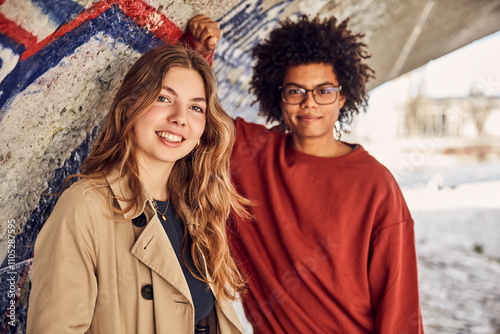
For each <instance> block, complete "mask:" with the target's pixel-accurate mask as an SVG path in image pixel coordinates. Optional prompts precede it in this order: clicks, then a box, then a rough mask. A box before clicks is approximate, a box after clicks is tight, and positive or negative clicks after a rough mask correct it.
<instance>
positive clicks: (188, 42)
mask: <svg viewBox="0 0 500 334" xmlns="http://www.w3.org/2000/svg"><path fill="white" fill-rule="evenodd" d="M181 43H184V44H185V46H187V47H188V48H189V49H193V50H196V49H195V46H194V37H193V34H191V31H190V30H189V29H187V30H186V32H185V33H184V36H182V38H181ZM196 51H198V50H196ZM200 54H201V55H202V57H203V58H205V60H206V61H207V62H208V63H209V64H210V66H212V64H213V61H214V54H215V50H212V51H211V52H209V53H205V54H202V53H200Z"/></svg>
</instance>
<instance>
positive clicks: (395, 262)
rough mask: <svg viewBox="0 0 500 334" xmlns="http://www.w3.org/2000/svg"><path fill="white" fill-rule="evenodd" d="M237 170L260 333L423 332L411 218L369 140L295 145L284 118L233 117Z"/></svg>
mask: <svg viewBox="0 0 500 334" xmlns="http://www.w3.org/2000/svg"><path fill="white" fill-rule="evenodd" d="M235 124H236V128H237V140H236V144H235V147H234V151H233V155H232V161H231V170H232V176H233V180H234V183H235V185H236V187H237V189H238V190H239V191H240V192H241V193H242V194H243V195H245V196H246V197H247V198H249V199H250V200H252V201H253V202H254V205H253V207H252V213H253V215H254V217H255V221H233V222H232V226H231V232H230V244H231V247H232V251H233V252H234V255H235V257H236V259H237V261H238V262H239V264H240V266H241V269H242V271H243V273H244V275H245V277H246V278H247V280H248V284H249V294H248V295H247V297H246V300H245V302H244V307H245V312H246V315H247V317H248V319H249V321H250V322H251V323H252V325H253V327H254V331H255V333H328V334H332V333H349V334H354V333H382V334H392V333H423V328H422V322H421V316H420V307H419V297H418V282H417V262H416V255H415V241H414V233H413V221H412V218H411V216H410V213H409V211H408V208H407V206H406V204H405V201H404V198H403V196H402V194H401V191H400V189H399V187H398V185H397V183H396V181H395V180H394V178H393V177H392V175H391V174H390V172H389V171H388V170H387V169H386V168H385V167H384V166H382V165H381V164H380V163H379V162H377V161H376V160H375V159H374V158H373V157H372V156H370V155H369V154H368V152H366V151H365V150H364V149H363V148H362V147H361V146H358V147H357V149H355V150H354V151H352V152H351V153H349V154H347V155H345V156H342V157H338V158H321V157H316V156H311V155H308V154H305V153H302V152H299V151H296V150H295V149H294V148H293V147H292V145H291V137H290V136H287V135H283V134H282V133H281V131H280V130H279V129H278V128H273V129H271V130H268V129H267V128H265V127H263V126H261V125H257V124H250V123H246V122H245V121H244V120H242V119H241V118H238V119H236V120H235Z"/></svg>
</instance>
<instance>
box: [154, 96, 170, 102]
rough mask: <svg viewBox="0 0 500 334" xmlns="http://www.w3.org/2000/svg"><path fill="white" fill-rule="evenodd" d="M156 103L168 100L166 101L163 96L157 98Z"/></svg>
mask: <svg viewBox="0 0 500 334" xmlns="http://www.w3.org/2000/svg"><path fill="white" fill-rule="evenodd" d="M157 101H158V102H170V100H169V99H168V97H165V96H158V99H157Z"/></svg>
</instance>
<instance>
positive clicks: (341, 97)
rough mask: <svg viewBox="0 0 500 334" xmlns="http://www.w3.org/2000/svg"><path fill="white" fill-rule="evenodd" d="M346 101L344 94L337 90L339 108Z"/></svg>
mask: <svg viewBox="0 0 500 334" xmlns="http://www.w3.org/2000/svg"><path fill="white" fill-rule="evenodd" d="M345 101H346V98H345V95H344V94H342V92H339V109H342V107H343V106H344V104H345Z"/></svg>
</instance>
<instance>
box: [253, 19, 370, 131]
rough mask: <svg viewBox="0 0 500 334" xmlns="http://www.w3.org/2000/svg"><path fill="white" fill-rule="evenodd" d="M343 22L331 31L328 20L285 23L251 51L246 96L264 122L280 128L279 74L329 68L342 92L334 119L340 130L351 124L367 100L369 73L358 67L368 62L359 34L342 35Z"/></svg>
mask: <svg viewBox="0 0 500 334" xmlns="http://www.w3.org/2000/svg"><path fill="white" fill-rule="evenodd" d="M348 22H349V19H346V20H344V21H343V22H341V23H340V24H338V25H337V19H336V18H335V17H331V18H328V19H324V20H320V19H319V17H315V18H314V19H311V20H310V19H309V18H308V17H307V16H306V15H301V16H299V17H298V20H297V22H294V21H292V20H291V19H289V18H288V19H286V20H284V21H281V22H280V26H279V27H278V28H276V29H274V30H273V31H271V34H270V35H269V38H268V39H266V40H265V41H263V42H261V43H260V44H258V45H256V46H255V47H254V49H253V54H252V56H253V58H254V60H256V63H255V65H254V68H253V76H252V81H251V83H250V85H251V88H250V91H251V92H253V93H255V95H256V96H257V101H256V102H260V115H262V116H264V117H266V120H267V122H274V121H279V122H280V124H284V122H283V116H282V115H281V111H280V108H279V101H280V99H281V96H280V92H279V90H278V87H279V86H280V85H281V84H282V81H283V78H284V76H285V70H286V69H287V68H288V67H290V66H298V65H303V64H319V63H324V64H331V65H332V66H333V69H334V72H335V76H336V77H337V79H338V80H339V84H340V85H341V86H342V94H344V96H345V97H346V102H345V104H344V106H343V107H342V109H341V110H340V114H339V123H340V130H343V131H346V130H347V129H346V126H347V125H349V124H350V123H351V122H352V118H353V115H354V114H358V113H359V111H360V110H361V111H366V107H367V103H368V98H367V92H366V83H367V82H368V80H369V79H370V78H374V74H375V72H374V71H373V70H372V69H371V68H370V67H369V66H368V65H367V64H365V63H364V62H363V61H364V60H365V59H367V58H369V57H370V55H369V54H368V52H367V51H366V44H364V43H362V42H361V39H362V38H363V37H364V34H353V33H352V32H351V31H350V30H349V29H347V24H348Z"/></svg>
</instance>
